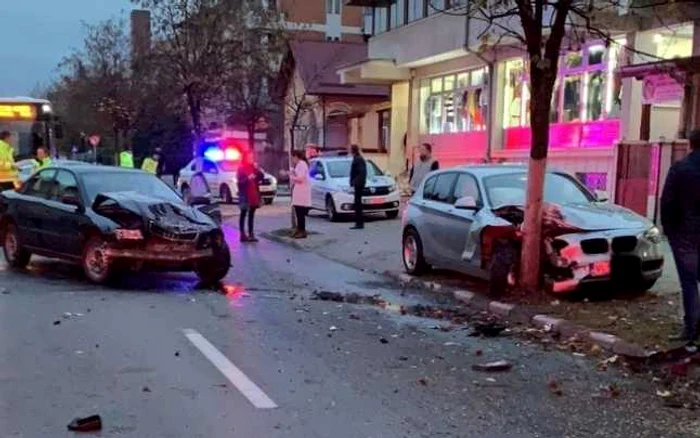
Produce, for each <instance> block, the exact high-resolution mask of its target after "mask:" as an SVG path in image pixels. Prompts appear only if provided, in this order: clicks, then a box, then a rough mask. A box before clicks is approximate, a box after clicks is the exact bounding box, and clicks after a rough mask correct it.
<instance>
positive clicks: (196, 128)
mask: <svg viewBox="0 0 700 438" xmlns="http://www.w3.org/2000/svg"><path fill="white" fill-rule="evenodd" d="M185 94H186V96H187V106H188V108H189V110H190V117H191V118H192V131H193V132H194V137H195V138H194V141H195V151H196V148H197V147H198V146H199V140H200V139H201V138H202V106H201V102H200V101H199V99H198V98H197V96H195V92H194V90H193V89H192V87H191V86H190V87H187V88H186V89H185Z"/></svg>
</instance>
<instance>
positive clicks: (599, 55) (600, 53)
mask: <svg viewBox="0 0 700 438" xmlns="http://www.w3.org/2000/svg"><path fill="white" fill-rule="evenodd" d="M604 57H605V46H604V45H602V44H598V45H595V46H591V47H589V48H588V65H599V64H602V63H603V58H604Z"/></svg>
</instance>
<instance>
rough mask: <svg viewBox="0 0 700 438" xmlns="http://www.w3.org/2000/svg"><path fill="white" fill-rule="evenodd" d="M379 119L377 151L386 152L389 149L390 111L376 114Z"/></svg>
mask: <svg viewBox="0 0 700 438" xmlns="http://www.w3.org/2000/svg"><path fill="white" fill-rule="evenodd" d="M377 116H378V118H379V151H380V152H388V151H389V148H390V147H391V110H382V111H378V112H377Z"/></svg>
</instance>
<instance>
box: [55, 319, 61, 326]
mask: <svg viewBox="0 0 700 438" xmlns="http://www.w3.org/2000/svg"><path fill="white" fill-rule="evenodd" d="M53 325H61V321H59V320H56V321H54V322H53Z"/></svg>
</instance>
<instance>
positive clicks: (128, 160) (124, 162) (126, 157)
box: [119, 151, 134, 169]
mask: <svg viewBox="0 0 700 438" xmlns="http://www.w3.org/2000/svg"><path fill="white" fill-rule="evenodd" d="M119 166H121V167H128V168H130V169H133V168H134V155H133V154H132V153H131V152H129V151H122V153H121V154H119Z"/></svg>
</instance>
